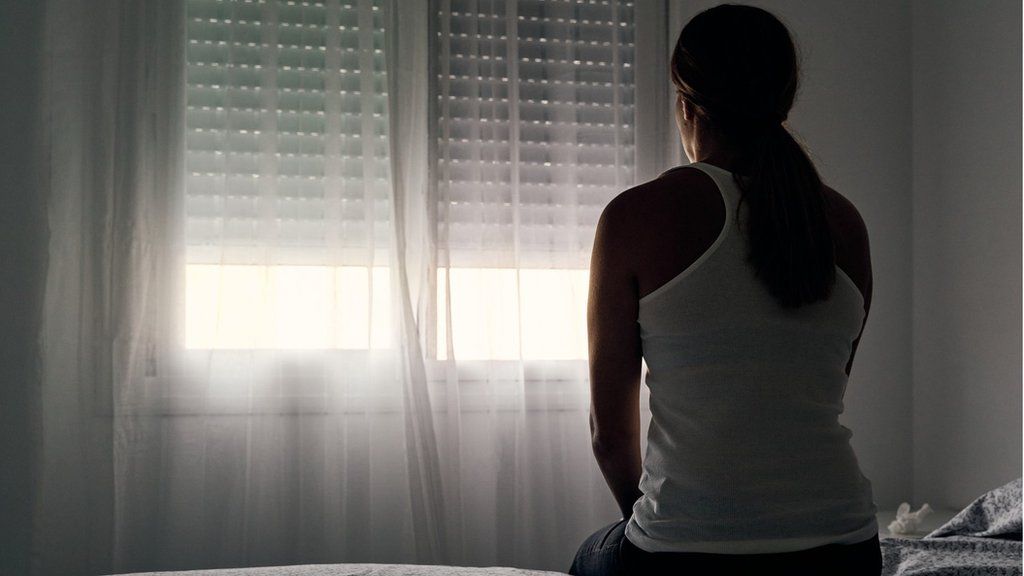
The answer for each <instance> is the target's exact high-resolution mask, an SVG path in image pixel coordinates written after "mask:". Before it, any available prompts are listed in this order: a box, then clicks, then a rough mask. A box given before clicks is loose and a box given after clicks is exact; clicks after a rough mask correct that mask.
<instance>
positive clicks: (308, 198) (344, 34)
mask: <svg viewBox="0 0 1024 576" xmlns="http://www.w3.org/2000/svg"><path fill="white" fill-rule="evenodd" d="M379 4H380V1H379V0H378V1H374V0H353V1H349V2H342V1H338V0H334V1H331V0H327V1H320V2H317V1H280V0H188V4H187V7H188V57H187V61H188V70H187V77H188V96H187V98H188V102H187V104H188V108H187V114H188V119H187V129H188V135H187V164H186V169H187V172H188V179H187V190H186V209H187V219H186V226H187V231H186V240H187V244H188V261H189V263H192V264H211V263H214V264H262V265H277V264H316V265H334V266H337V265H360V266H366V265H371V264H372V263H373V262H374V258H375V257H376V258H377V261H378V262H379V261H380V259H381V253H382V251H383V248H384V247H385V246H386V245H387V241H388V238H389V233H388V230H387V226H388V212H389V210H388V189H387V183H388V142H387V92H386V85H387V82H386V76H385V66H384V54H383V46H384V27H383V22H384V15H383V10H382V6H380V5H379Z"/></svg>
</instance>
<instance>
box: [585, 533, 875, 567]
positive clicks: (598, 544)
mask: <svg viewBox="0 0 1024 576" xmlns="http://www.w3.org/2000/svg"><path fill="white" fill-rule="evenodd" d="M625 531H626V521H625V520H619V521H618V522H615V523H613V524H609V525H608V526H605V527H604V528H601V529H600V530H598V531H597V532H595V533H593V534H592V535H591V536H590V537H589V538H587V539H586V540H585V541H584V542H583V545H582V546H580V549H579V551H578V552H576V558H575V559H574V560H573V562H572V567H571V568H569V574H574V575H576V576H615V575H620V574H622V575H627V574H629V575H632V574H637V575H643V576H648V575H649V576H656V575H658V574H672V575H674V576H687V575H689V574H694V575H700V576H712V575H715V574H722V575H728V576H732V575H734V574H779V575H786V576H805V575H806V576H878V574H880V573H881V571H882V550H881V547H880V546H879V543H878V535H877V534H876V535H875V536H874V537H872V538H870V539H869V540H865V541H864V542H859V543H857V544H827V545H825V546H819V547H817V548H811V549H809V550H800V551H798V552H779V553H774V554H704V553H696V552H647V551H645V550H641V549H640V548H637V547H636V546H634V545H633V543H632V542H630V541H629V539H628V538H626V534H625Z"/></svg>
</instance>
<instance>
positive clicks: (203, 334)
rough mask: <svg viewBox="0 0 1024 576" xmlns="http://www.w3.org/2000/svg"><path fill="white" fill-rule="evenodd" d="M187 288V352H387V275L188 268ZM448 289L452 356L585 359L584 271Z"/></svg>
mask: <svg viewBox="0 0 1024 576" xmlns="http://www.w3.org/2000/svg"><path fill="white" fill-rule="evenodd" d="M447 281H448V271H447V270H446V269H441V270H439V271H438V291H437V328H436V329H437V343H438V345H437V357H438V358H439V359H445V358H446V357H447V353H446V350H447V346H446V338H447V323H446V320H447V313H446V309H447V308H446V305H445V300H446V299H445V289H444V287H445V283H446V282H447ZM186 283H187V285H186V303H185V305H186V321H185V333H186V335H185V343H186V346H187V347H188V348H193V349H348V350H367V349H370V348H374V349H380V348H386V347H388V346H389V340H390V338H389V333H390V330H391V317H390V302H389V298H390V284H389V273H388V269H387V268H383V267H377V268H372V269H370V268H365V267H327V266H235V265H225V266H221V265H189V266H188V267H187V274H186ZM450 287H451V302H452V311H451V316H452V324H453V326H454V327H455V330H454V331H453V339H454V340H453V347H454V351H455V357H456V358H457V359H459V360H514V359H518V358H523V359H527V360H566V359H584V358H586V357H587V342H586V300H587V271H586V270H539V269H521V270H518V271H516V270H512V269H499V268H455V269H452V270H451V279H450ZM371 296H372V298H371Z"/></svg>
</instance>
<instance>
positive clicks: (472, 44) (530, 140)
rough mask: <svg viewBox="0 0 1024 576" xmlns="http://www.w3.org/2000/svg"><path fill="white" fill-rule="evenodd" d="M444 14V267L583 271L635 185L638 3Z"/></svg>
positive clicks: (473, 6)
mask: <svg viewBox="0 0 1024 576" xmlns="http://www.w3.org/2000/svg"><path fill="white" fill-rule="evenodd" d="M439 6H440V8H439V10H438V26H437V35H436V39H435V41H436V43H437V50H436V53H437V54H438V58H439V62H438V66H437V74H438V76H437V105H438V108H437V142H438V147H437V156H438V191H439V193H438V198H439V207H438V221H439V228H440V230H439V236H440V240H441V241H440V242H439V245H440V246H442V247H443V248H446V249H447V253H445V254H443V255H442V258H447V261H448V262H449V264H450V265H453V266H470V267H472V266H478V265H481V264H484V265H488V266H493V265H495V263H500V265H502V266H509V267H511V266H519V267H554V268H585V267H586V266H587V264H588V262H589V255H590V248H591V245H592V241H593V235H594V229H595V226H596V223H597V219H598V217H599V216H600V213H601V210H602V209H603V208H604V206H605V205H606V204H607V203H608V201H609V200H610V199H611V198H612V197H614V196H615V194H617V193H618V192H621V191H622V190H623V189H624V188H625V187H628V186H630V185H632V184H633V182H634V152H633V151H634V122H633V115H634V114H633V109H634V80H633V63H634V62H633V60H634V38H633V36H634V24H633V3H632V2H626V1H617V0H443V1H441V2H439ZM443 261H445V260H442V262H443Z"/></svg>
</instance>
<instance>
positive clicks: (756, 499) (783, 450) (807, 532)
mask: <svg viewBox="0 0 1024 576" xmlns="http://www.w3.org/2000/svg"><path fill="white" fill-rule="evenodd" d="M690 166H692V167H694V168H697V169H699V170H701V171H703V172H705V173H706V174H708V175H709V176H711V178H712V179H713V180H714V181H715V183H716V184H717V185H718V188H719V191H720V192H721V194H722V198H723V199H724V201H725V206H726V218H725V226H724V227H723V229H722V231H721V232H720V233H719V236H718V238H717V239H716V240H715V242H714V243H713V244H712V245H711V247H710V248H708V250H707V251H706V252H705V253H704V254H702V255H701V256H700V258H698V259H697V260H696V261H695V262H694V263H693V264H691V265H690V266H689V267H688V268H687V269H686V270H684V271H683V272H681V273H680V274H679V275H678V276H676V277H675V278H673V279H672V280H669V281H668V282H667V283H666V284H664V285H663V286H661V287H660V288H658V289H657V290H655V291H654V292H651V293H650V294H648V295H647V296H644V297H643V298H641V299H640V310H639V319H638V321H639V324H640V334H641V338H642V342H643V356H644V360H645V362H646V364H647V368H648V371H647V378H646V382H647V386H648V388H650V392H651V394H650V408H651V424H650V428H649V429H648V434H647V451H646V454H645V456H644V461H643V474H642V476H641V479H640V490H641V491H642V492H643V496H642V497H641V498H640V499H639V500H637V502H636V504H635V505H634V506H633V515H632V517H631V518H630V519H629V522H628V524H627V526H626V537H627V538H629V540H630V542H632V543H633V544H635V545H636V546H637V547H638V548H641V549H643V550H646V551H648V552H704V553H719V554H765V553H775V552H790V551H796V550H805V549H808V548H814V547H817V546H823V545H825V544H832V543H840V544H853V543H857V542H862V541H864V540H867V539H870V538H872V537H873V536H874V535H875V534H876V533H877V531H878V525H877V522H876V520H875V513H876V511H877V508H876V507H875V504H874V501H873V496H872V489H871V482H870V481H869V480H868V479H867V478H865V477H864V475H863V474H862V473H861V471H860V467H859V465H858V463H857V457H856V455H855V454H854V452H853V449H852V447H851V446H850V443H849V440H850V436H851V435H852V433H851V432H850V430H849V429H848V428H846V427H844V426H842V425H840V424H839V414H841V413H842V411H843V395H844V393H845V391H846V381H847V376H846V372H845V368H846V363H847V362H848V361H849V358H850V352H851V348H852V344H853V341H854V340H855V339H856V338H857V335H858V334H859V332H860V328H861V323H862V321H863V319H864V300H863V297H862V296H861V293H860V290H859V289H858V288H857V286H856V285H855V284H854V283H853V281H852V280H851V279H850V278H849V277H848V276H847V275H846V274H845V273H843V271H842V270H841V269H839V268H836V284H835V287H834V289H833V292H832V295H831V296H830V298H829V299H828V300H825V301H820V302H817V303H814V304H811V305H805V306H802V307H800V308H797V309H796V310H785V309H783V308H782V307H781V306H780V305H779V304H778V303H777V302H776V300H775V299H774V297H773V296H772V295H771V294H770V293H769V292H768V289H767V287H766V286H764V284H763V283H762V282H761V280H759V279H758V278H757V277H756V276H755V275H754V269H753V265H752V264H750V263H748V262H747V261H746V254H747V244H746V240H745V238H744V235H743V233H742V232H741V230H743V229H744V228H742V226H743V223H744V222H745V220H746V219H745V217H744V215H745V213H746V204H744V207H743V209H742V210H741V214H740V218H741V220H740V224H739V225H738V224H737V223H736V219H735V214H736V210H737V207H738V205H739V200H740V190H739V188H738V187H737V186H736V184H735V183H734V182H733V180H732V173H731V172H728V171H727V170H724V169H722V168H719V167H717V166H714V165H711V164H705V163H701V162H697V163H695V164H691V165H690Z"/></svg>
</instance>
